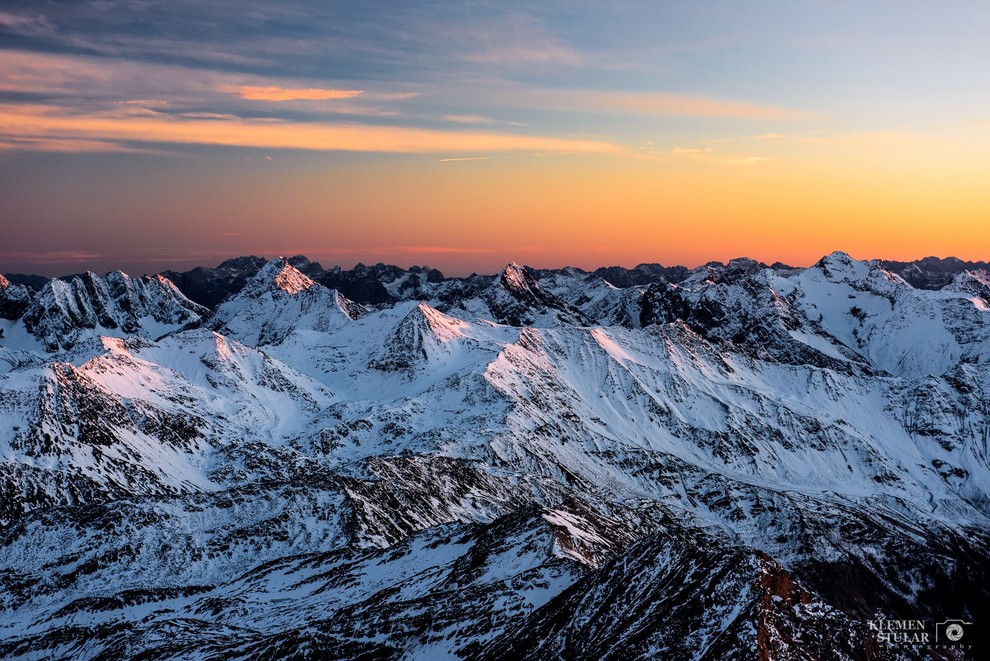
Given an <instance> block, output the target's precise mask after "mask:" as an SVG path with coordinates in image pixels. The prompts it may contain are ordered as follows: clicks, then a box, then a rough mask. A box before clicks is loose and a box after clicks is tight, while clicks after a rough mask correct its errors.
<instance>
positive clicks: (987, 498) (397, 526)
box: [0, 253, 990, 659]
mask: <svg viewBox="0 0 990 661" xmlns="http://www.w3.org/2000/svg"><path fill="white" fill-rule="evenodd" d="M984 266H985V265H984V264H979V265H974V264H966V263H962V262H959V261H958V260H955V261H952V260H933V259H932V258H929V259H927V260H921V261H919V262H911V263H884V262H880V261H868V262H867V261H857V260H854V259H852V258H850V257H849V256H847V255H846V254H843V253H833V254H831V255H829V256H827V257H824V258H823V259H822V260H820V261H819V262H818V263H817V264H815V265H813V266H811V267H809V268H806V269H794V268H789V267H786V266H783V265H781V264H774V265H773V266H767V265H765V264H761V263H757V262H755V261H752V260H748V259H738V260H733V261H731V262H730V263H728V264H719V263H712V264H709V265H706V266H703V267H700V268H697V269H693V270H692V269H687V268H683V267H661V266H659V265H641V266H639V267H636V268H635V269H623V268H618V267H611V268H603V269H599V270H598V271H595V272H586V271H582V270H579V269H574V268H567V269H560V270H536V269H530V268H527V267H520V266H517V265H516V264H510V265H508V266H506V267H505V269H504V270H503V271H502V272H501V273H499V274H498V275H495V276H477V275H474V276H471V277H468V278H447V277H445V276H444V275H443V274H441V273H440V272H439V271H436V270H433V269H429V268H421V267H413V268H410V269H401V268H398V267H393V266H386V265H381V264H379V265H376V266H371V267H367V266H361V265H359V266H358V267H356V268H355V269H352V270H342V269H339V268H333V269H324V268H323V267H322V266H320V265H319V264H316V263H313V262H310V261H309V260H307V259H306V258H304V257H292V258H289V259H283V258H276V259H273V260H270V261H268V260H264V259H261V258H257V257H243V258H238V259H234V260H230V261H228V262H224V263H223V264H221V265H220V266H218V267H217V268H211V269H207V268H199V269H194V270H193V271H188V272H184V273H174V272H165V273H163V274H160V275H155V276H143V277H140V278H135V277H130V276H128V275H125V274H124V273H121V272H112V273H109V274H107V275H106V276H102V277H101V276H97V275H95V274H93V273H86V274H84V275H79V276H74V277H69V278H62V279H55V280H46V279H43V278H28V277H23V276H20V277H18V276H13V275H10V276H8V277H3V276H0V333H2V336H0V453H2V463H0V657H2V658H12V659H116V658H121V659H272V658H288V659H322V658H352V659H372V658H395V657H402V658H410V659H442V658H472V659H527V658H532V659H657V658H659V659H754V658H755V659H901V658H906V659H928V658H944V659H970V658H973V659H975V658H984V659H985V658H990V657H988V656H987V655H988V646H987V640H986V638H987V631H988V630H990V622H988V620H987V619H986V618H987V613H990V464H988V452H990V447H988V445H990V372H988V370H990V276H988V274H987V272H986V271H985V270H983V267H984ZM952 621H956V622H952ZM951 625H955V628H954V629H953V630H952V633H953V634H962V637H961V638H955V637H952V638H950V637H948V636H947V635H946V631H947V630H948V627H949V626H951ZM922 634H923V635H922Z"/></svg>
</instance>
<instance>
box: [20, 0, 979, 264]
mask: <svg viewBox="0 0 990 661" xmlns="http://www.w3.org/2000/svg"><path fill="white" fill-rule="evenodd" d="M988 34H990V4H988V3H986V2H977V1H973V2H964V1H954V0H946V1H944V2H937V3H936V2H913V1H909V0H905V1H894V0H889V1H883V2H881V1H864V0H860V1H858V2H844V1H841V0H838V1H836V0H830V1H827V2H826V1H810V0H809V1H801V0H797V1H794V2H761V1H754V2H745V3H743V2H737V1H726V2H717V1H713V2H699V1H698V0H693V1H684V2H681V1H676V2H658V1H656V0H643V1H637V0H617V1H616V2H608V3H603V2H584V1H583V0H567V1H563V0H561V1H559V2H525V3H522V2H519V3H516V2H511V1H499V2H462V3H459V2H450V1H445V2H435V3H433V2H419V3H408V2H317V1H311V2H307V1H299V0H281V1H274V0H272V1H268V0H226V1H217V2H209V1H204V0H197V1H196V2H191V1H186V0H168V1H162V2H158V1H156V0H128V1H123V2H116V1H114V0H94V1H92V2H78V1H76V2H58V1H43V2H39V1H38V0H31V1H10V0H6V1H4V2H3V3H0V272H35V273H42V274H45V275H60V274H65V273H74V272H79V271H81V270H86V269H90V270H94V271H97V272H104V271H106V270H109V269H111V268H123V269H124V270H127V271H129V272H132V273H134V274H140V273H143V272H153V271H157V270H160V269H166V268H177V269H185V268H190V267H192V266H196V265H210V266H212V265H215V264H216V263H218V262H219V261H221V260H222V259H225V258H228V257H232V256H236V255H244V254H258V255H263V256H268V257H271V256H275V255H279V254H284V255H291V254H297V253H303V254H306V255H307V256H309V257H310V258H311V259H315V260H319V261H321V262H322V263H323V264H324V266H329V265H333V264H340V265H341V266H344V267H350V266H353V265H354V264H355V263H356V262H358V261H362V262H365V263H374V262H378V261H384V262H390V263H395V264H399V265H402V266H408V265H411V264H429V265H431V266H434V267H437V268H440V269H441V270H443V271H444V272H445V273H448V274H451V275H462V274H467V273H470V272H472V271H477V272H495V271H497V270H498V269H499V268H500V267H501V266H502V265H504V264H505V263H506V262H508V261H510V260H515V261H517V262H520V263H526V264H530V265H533V266H545V267H555V266H563V265H566V264H570V265H575V266H581V267H596V266H600V265H611V264H621V265H625V266H634V265H635V264H638V263H641V262H661V263H663V264H685V265H689V266H694V265H697V264H700V263H704V262H706V261H709V260H722V261H725V260H727V259H729V258H732V257H737V256H742V255H746V256H750V257H754V258H757V259H760V260H763V261H768V262H772V261H776V260H781V261H785V262H789V263H792V264H795V265H806V264H809V263H811V262H813V261H815V260H816V259H818V258H819V257H820V256H822V255H823V254H826V253H828V252H831V251H833V250H845V251H847V252H850V253H851V254H852V255H853V256H855V257H858V258H873V257H883V258H890V259H914V258H918V257H923V256H925V255H938V256H948V255H955V256H958V257H960V258H963V259H981V260H986V259H990V68H988V63H990V39H988V37H987V35H988Z"/></svg>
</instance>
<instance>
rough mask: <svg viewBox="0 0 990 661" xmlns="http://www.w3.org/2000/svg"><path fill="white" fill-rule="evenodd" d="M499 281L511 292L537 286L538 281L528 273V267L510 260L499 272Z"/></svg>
mask: <svg viewBox="0 0 990 661" xmlns="http://www.w3.org/2000/svg"><path fill="white" fill-rule="evenodd" d="M499 282H500V283H501V284H502V286H503V287H505V288H506V289H507V290H509V291H511V292H524V291H529V290H530V289H532V288H533V287H535V286H537V284H536V281H535V280H534V279H533V278H532V277H531V276H530V275H529V274H528V273H526V269H525V268H524V267H522V266H519V265H518V264H516V263H515V262H509V263H508V264H506V266H505V268H504V269H502V272H501V273H500V274H499Z"/></svg>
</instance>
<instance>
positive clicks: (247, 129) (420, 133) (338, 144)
mask: <svg viewBox="0 0 990 661" xmlns="http://www.w3.org/2000/svg"><path fill="white" fill-rule="evenodd" d="M0 139H4V140H7V141H16V140H75V141H87V140H88V141H101V142H118V143H179V144H198V145H218V146H231V147H259V148H268V149H300V150H316V151H360V152H393V153H437V152H441V153H442V152H448V153H449V152H506V151H529V152H552V153H560V152H613V153H614V152H619V151H622V149H621V147H619V146H618V145H615V144H612V143H610V142H607V141H603V140H591V139H581V138H559V137H545V136H530V135H515V134H511V133H498V132H476V131H474V132H467V131H438V130H430V129H419V128H412V127H405V126H380V125H364V124H325V123H292V122H280V121H263V120H251V119H243V118H222V117H221V118H218V119H212V120H203V119H188V118H177V117H174V116H170V115H147V116H146V115H138V116H131V115H122V116H104V115H99V114H90V115H72V114H67V113H65V112H64V111H62V110H61V109H60V108H58V107H55V106H43V105H34V106H28V105H16V104H0Z"/></svg>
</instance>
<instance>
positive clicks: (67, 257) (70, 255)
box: [0, 250, 103, 264]
mask: <svg viewBox="0 0 990 661" xmlns="http://www.w3.org/2000/svg"><path fill="white" fill-rule="evenodd" d="M102 256H103V255H102V254H100V253H97V252H90V251H86V250H44V251H41V250H38V251H32V250H12V251H0V260H3V261H6V262H34V263H36V264H66V263H75V262H87V261H90V260H93V259H99V258H100V257H102Z"/></svg>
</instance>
